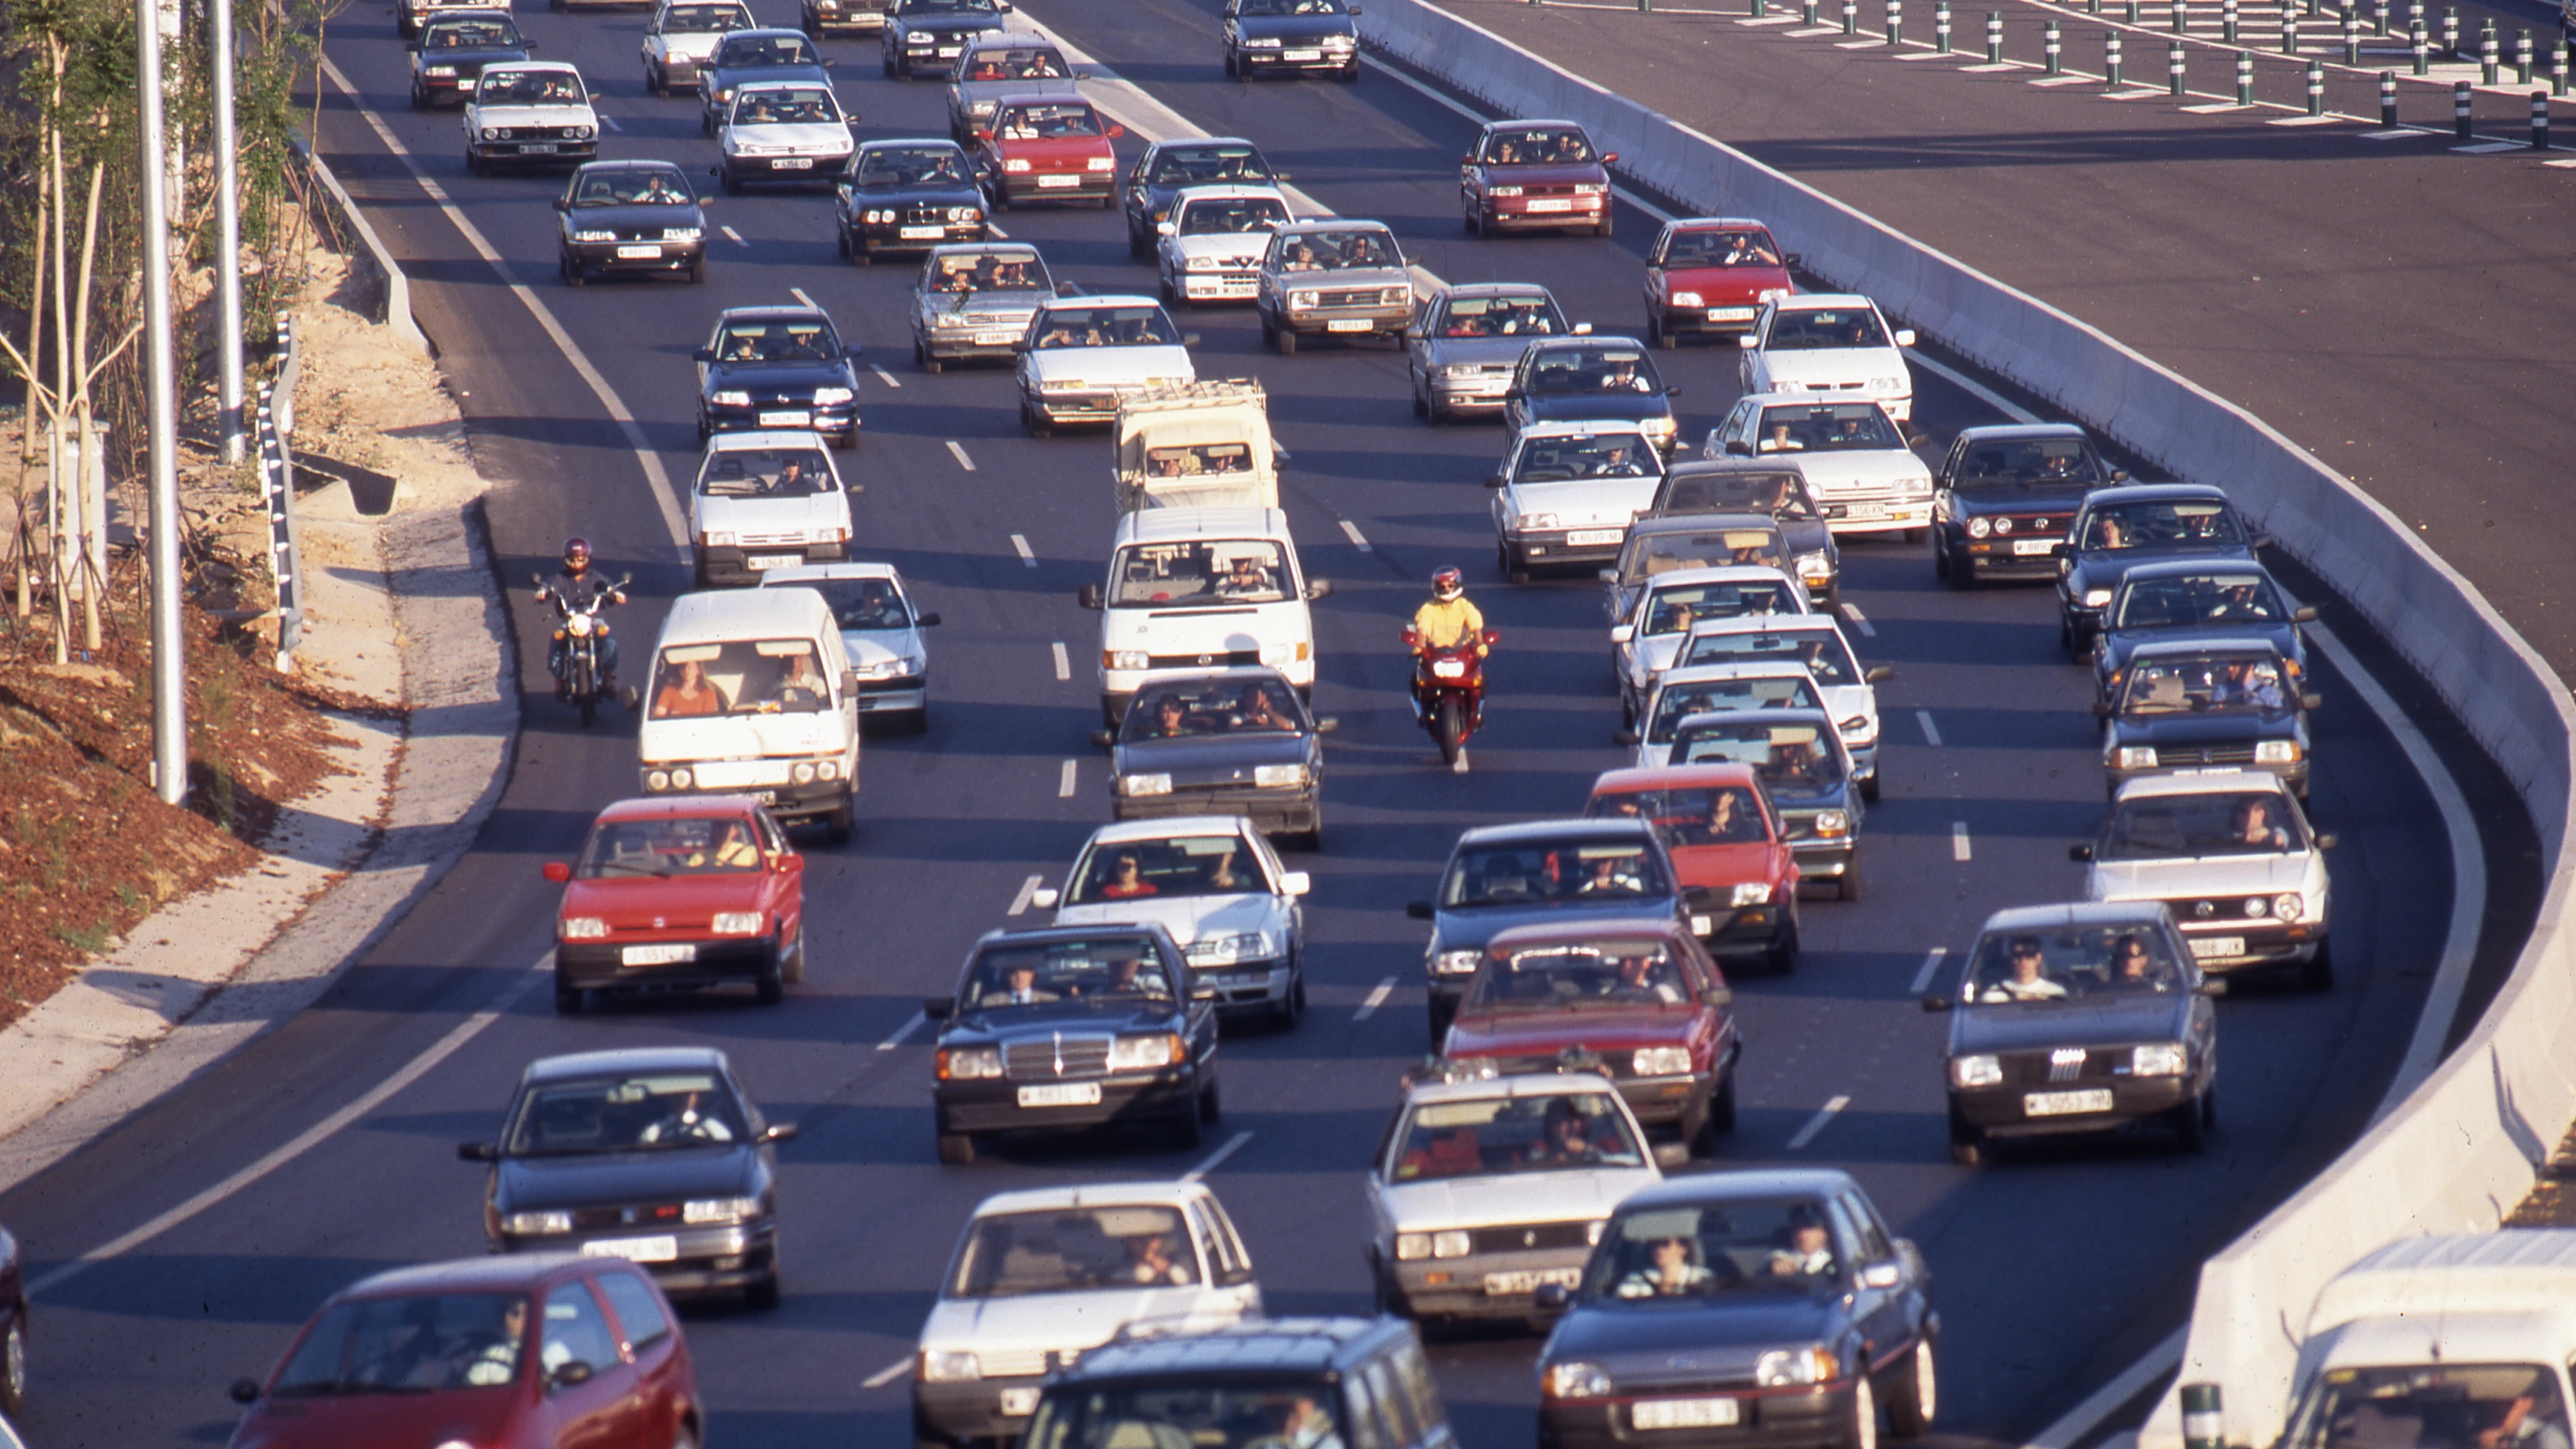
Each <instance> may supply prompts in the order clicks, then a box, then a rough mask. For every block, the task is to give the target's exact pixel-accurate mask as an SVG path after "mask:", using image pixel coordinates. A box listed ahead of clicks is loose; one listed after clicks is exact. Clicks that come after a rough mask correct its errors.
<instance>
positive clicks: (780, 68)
mask: <svg viewBox="0 0 2576 1449" xmlns="http://www.w3.org/2000/svg"><path fill="white" fill-rule="evenodd" d="M829 65H831V62H830V61H828V60H825V59H824V58H823V52H822V51H821V50H819V49H817V48H816V47H815V44H814V42H813V41H812V40H810V39H808V38H806V35H805V33H804V32H803V31H801V30H737V31H734V32H732V33H731V34H729V35H727V36H726V37H725V38H724V40H723V42H722V43H721V44H719V45H718V46H717V47H716V53H715V54H713V55H711V56H708V57H707V63H706V64H705V65H702V66H700V67H699V68H698V129H699V130H701V131H704V132H706V133H707V134H708V135H710V136H712V135H714V134H715V133H716V128H717V127H718V126H721V125H723V124H724V120H725V117H726V116H727V115H729V114H731V113H732V111H733V93H734V89H735V88H736V87H737V86H741V85H745V84H747V83H749V82H752V81H798V82H802V83H805V84H808V85H818V86H824V87H829V86H830V85H831V84H832V77H831V76H830V75H829V74H827V73H826V69H825V68H826V67H828V66H829Z"/></svg>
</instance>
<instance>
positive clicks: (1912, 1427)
mask: <svg viewBox="0 0 2576 1449" xmlns="http://www.w3.org/2000/svg"><path fill="white" fill-rule="evenodd" d="M1940 1402H1941V1387H1940V1384H1939V1382H1938V1380H1937V1378H1936V1377H1935V1375H1934V1373H1933V1369H1932V1340H1930V1339H1928V1338H1918V1339H1916V1340H1914V1354H1913V1358H1912V1360H1911V1361H1910V1362H1908V1363H1907V1365H1906V1368H1905V1382H1903V1383H1901V1384H1898V1385H1896V1387H1895V1392H1893V1393H1891V1394H1889V1395H1888V1396H1887V1431H1888V1433H1889V1434H1890V1435H1892V1436H1893V1437H1895V1438H1898V1439H1920V1438H1922V1437H1923V1433H1924V1431H1925V1430H1927V1429H1929V1428H1931V1427H1932V1414H1933V1411H1934V1410H1935V1409H1937V1408H1938V1407H1939V1406H1940Z"/></svg>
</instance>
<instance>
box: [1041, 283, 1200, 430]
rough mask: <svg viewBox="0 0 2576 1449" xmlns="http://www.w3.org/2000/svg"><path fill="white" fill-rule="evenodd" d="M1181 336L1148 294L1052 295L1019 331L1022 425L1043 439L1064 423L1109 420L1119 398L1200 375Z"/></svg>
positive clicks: (1191, 338) (1194, 340)
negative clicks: (1133, 295) (1026, 325)
mask: <svg viewBox="0 0 2576 1449" xmlns="http://www.w3.org/2000/svg"><path fill="white" fill-rule="evenodd" d="M1197 345H1198V337H1197V335H1196V334H1191V335H1188V336H1184V335H1182V333H1181V330H1180V329H1179V328H1177V327H1175V326H1173V325H1172V318H1171V314H1169V313H1167V312H1165V311H1164V310H1163V304H1162V303H1160V302H1157V301H1155V300H1154V299H1153V298H1151V297H1121V296H1116V295H1108V296H1091V295H1085V296H1081V297H1049V298H1047V299H1046V300H1044V301H1042V302H1040V303H1038V307H1037V311H1036V312H1035V313H1034V314H1032V315H1031V316H1030V318H1029V325H1028V329H1027V330H1026V331H1025V332H1024V333H1022V334H1021V339H1020V361H1019V367H1018V372H1019V385H1020V426H1022V427H1024V428H1026V429H1028V431H1029V436H1031V437H1035V438H1043V437H1046V436H1048V435H1049V434H1051V433H1053V432H1054V431H1055V430H1056V429H1057V428H1058V427H1060V426H1063V425H1064V424H1067V423H1106V422H1111V421H1114V420H1115V419H1116V418H1117V416H1118V400H1119V399H1120V398H1122V397H1125V396H1127V395H1128V394H1130V393H1137V392H1143V391H1145V390H1146V389H1148V388H1156V387H1171V386H1174V385H1176V384H1179V383H1186V382H1195V381H1197V380H1198V369H1197V367H1195V366H1194V365H1193V364H1192V363H1191V362H1190V349H1191V348H1192V347H1195V346H1197Z"/></svg>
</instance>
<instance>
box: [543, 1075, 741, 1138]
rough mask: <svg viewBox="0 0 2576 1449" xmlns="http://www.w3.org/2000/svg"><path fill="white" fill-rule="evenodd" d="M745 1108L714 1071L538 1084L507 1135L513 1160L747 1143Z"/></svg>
mask: <svg viewBox="0 0 2576 1449" xmlns="http://www.w3.org/2000/svg"><path fill="white" fill-rule="evenodd" d="M750 1135H751V1132H750V1129H749V1128H748V1127H746V1126H745V1125H744V1122H743V1111H742V1104H741V1103H739V1102H737V1101H735V1100H734V1096H733V1090H732V1088H731V1087H729V1086H728V1085H727V1084H726V1083H725V1080H724V1079H723V1078H722V1077H719V1076H717V1075H716V1074H715V1073H713V1072H697V1071H669V1072H639V1073H636V1074H633V1075H626V1076H609V1077H583V1078H580V1079H578V1080H573V1081H560V1082H538V1083H536V1084H534V1085H532V1086H530V1087H528V1088H527V1089H526V1090H525V1091H522V1092H521V1093H520V1094H519V1100H518V1103H517V1105H516V1106H515V1107H513V1108H512V1110H511V1113H510V1129H509V1131H507V1132H505V1133H503V1134H502V1137H501V1151H502V1153H503V1154H504V1155H505V1156H510V1157H577V1156H582V1155H585V1154H590V1153H601V1152H648V1151H663V1150H667V1149H672V1148H680V1147H708V1146H716V1145H721V1144H724V1143H728V1142H741V1141H744V1140H745V1139H747V1138H748V1137H749V1136H750Z"/></svg>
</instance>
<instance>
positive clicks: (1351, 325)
mask: <svg viewBox="0 0 2576 1449" xmlns="http://www.w3.org/2000/svg"><path fill="white" fill-rule="evenodd" d="M1375 325H1376V324H1374V323H1372V322H1370V321H1369V320H1368V319H1367V318H1366V317H1336V318H1334V319H1333V320H1332V321H1330V322H1327V323H1325V324H1324V330H1325V331H1327V332H1366V331H1368V330H1369V329H1370V328H1371V327H1373V326H1375Z"/></svg>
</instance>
